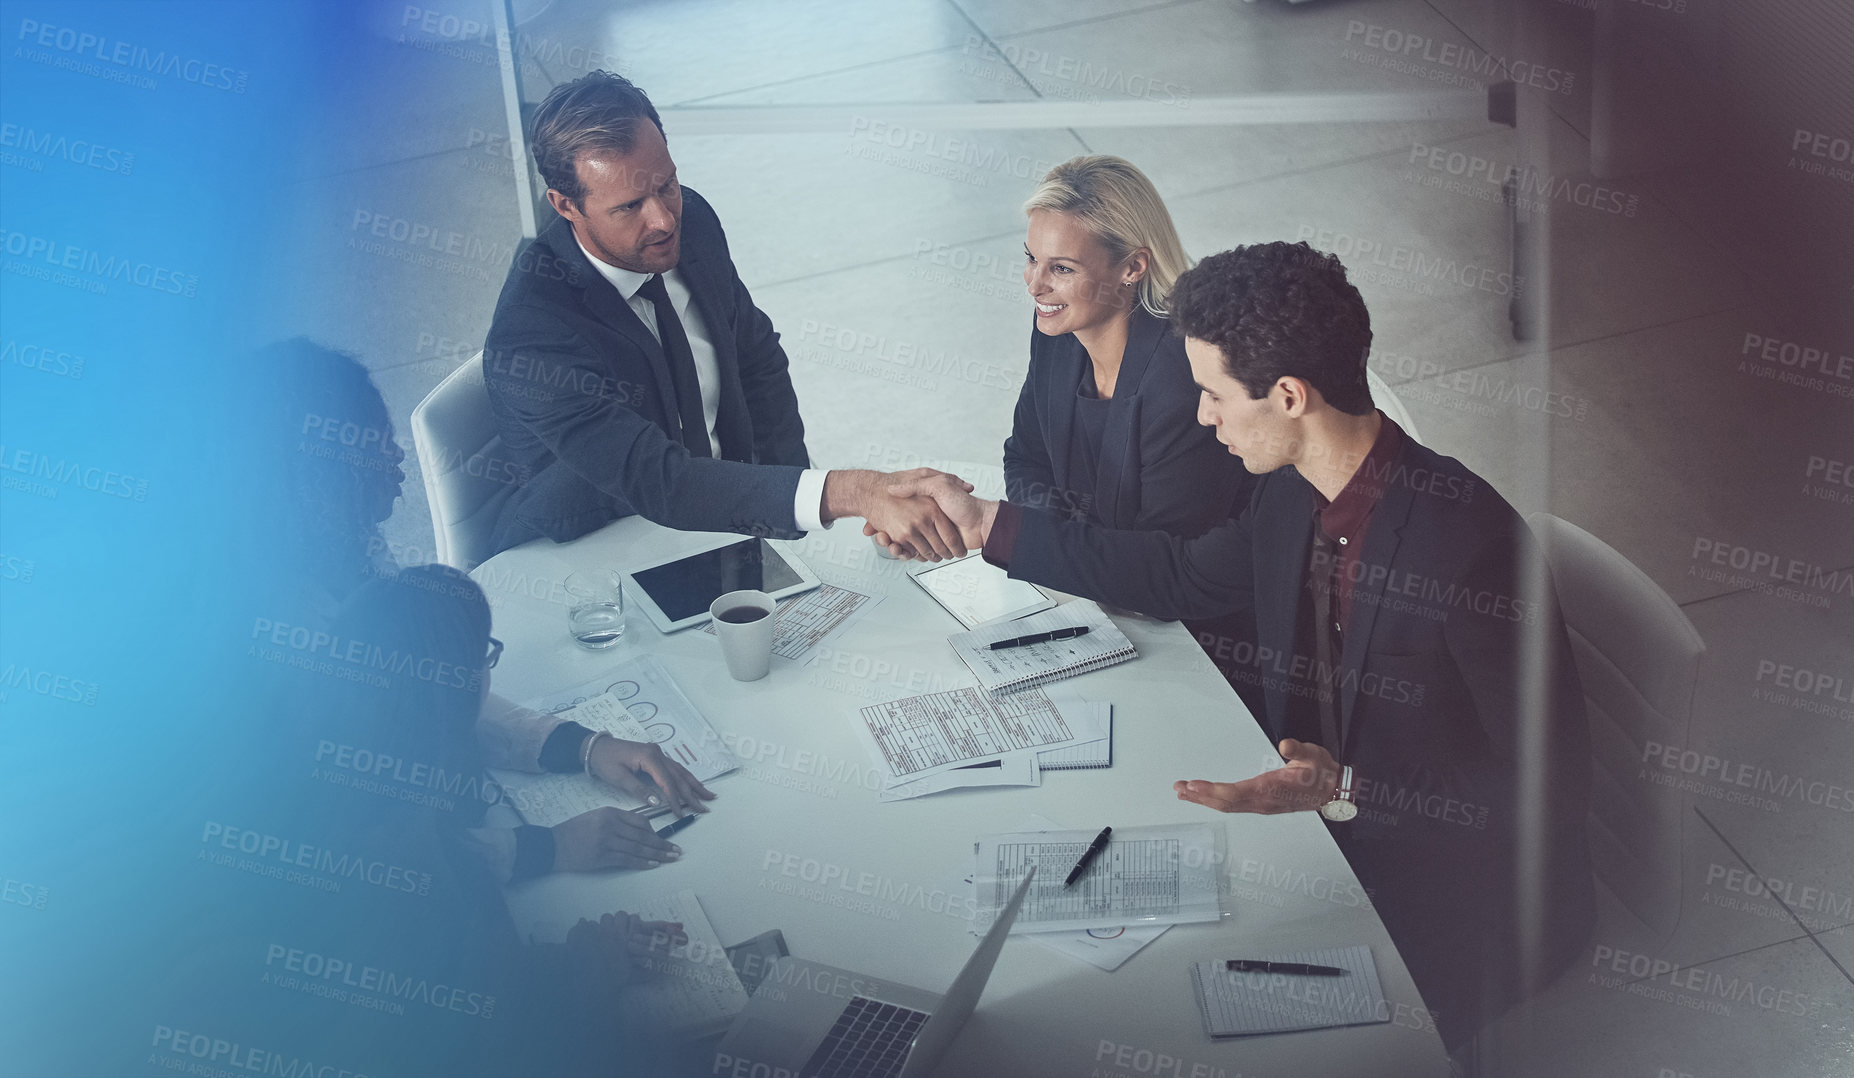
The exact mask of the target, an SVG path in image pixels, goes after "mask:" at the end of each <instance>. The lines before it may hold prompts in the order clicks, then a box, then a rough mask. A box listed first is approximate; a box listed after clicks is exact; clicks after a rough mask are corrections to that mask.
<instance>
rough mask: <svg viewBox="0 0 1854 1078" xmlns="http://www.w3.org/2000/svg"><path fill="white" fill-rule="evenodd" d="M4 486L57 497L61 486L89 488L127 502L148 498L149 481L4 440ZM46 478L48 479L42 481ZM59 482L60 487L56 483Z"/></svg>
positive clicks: (0, 464) (0, 449) (0, 462)
mask: <svg viewBox="0 0 1854 1078" xmlns="http://www.w3.org/2000/svg"><path fill="white" fill-rule="evenodd" d="M0 472H5V473H6V475H5V476H4V477H0V487H4V489H6V490H17V491H21V492H23V493H27V494H34V495H37V496H38V497H41V498H56V497H58V492H59V489H60V488H65V489H70V488H73V487H75V488H76V489H78V490H85V491H89V492H90V493H92V494H102V495H105V496H107V497H111V498H121V499H123V500H125V501H136V502H145V501H147V500H148V480H146V479H138V478H136V477H135V476H133V475H129V474H128V473H126V472H119V471H116V470H115V469H114V468H106V467H104V466H102V465H96V464H83V463H81V462H79V461H74V460H69V459H67V458H63V457H48V456H46V455H45V454H43V453H37V452H34V451H32V450H30V449H21V448H19V447H18V446H9V445H7V444H5V443H4V442H0ZM41 480H44V482H41ZM52 484H56V486H54V485H52Z"/></svg>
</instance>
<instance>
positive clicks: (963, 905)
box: [759, 847, 979, 921]
mask: <svg viewBox="0 0 1854 1078" xmlns="http://www.w3.org/2000/svg"><path fill="white" fill-rule="evenodd" d="M760 873H761V875H760V881H759V886H760V887H761V888H763V889H765V890H769V891H772V892H774V893H776V894H782V895H790V896H792V897H795V898H807V899H810V900H811V901H813V902H821V903H823V904H824V905H827V906H833V907H836V908H838V909H843V910H848V911H850V912H853V913H862V914H867V915H869V916H872V917H879V918H881V919H883V920H887V921H895V920H899V919H900V918H901V910H903V909H905V908H909V907H912V908H914V909H918V910H922V911H924V912H926V913H932V914H939V915H941V916H946V917H952V918H955V919H958V920H962V921H971V920H975V919H976V918H977V917H978V912H979V911H978V899H977V898H976V897H975V896H973V895H965V896H963V897H962V896H959V895H954V894H951V893H949V892H947V891H945V890H942V889H940V888H938V887H934V888H928V887H925V886H922V885H921V884H918V883H911V882H909V881H906V880H897V879H895V878H894V877H892V876H887V875H883V874H880V873H875V872H863V871H856V870H852V869H850V868H848V867H846V866H844V865H840V864H837V863H835V862H831V861H820V860H818V859H817V858H815V857H806V856H804V855H803V854H796V853H788V852H785V851H783V850H775V849H772V848H770V847H768V848H767V850H766V852H765V857H764V859H763V860H762V861H761V862H760Z"/></svg>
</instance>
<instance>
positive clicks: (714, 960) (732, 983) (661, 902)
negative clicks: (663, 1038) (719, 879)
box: [625, 891, 747, 1037]
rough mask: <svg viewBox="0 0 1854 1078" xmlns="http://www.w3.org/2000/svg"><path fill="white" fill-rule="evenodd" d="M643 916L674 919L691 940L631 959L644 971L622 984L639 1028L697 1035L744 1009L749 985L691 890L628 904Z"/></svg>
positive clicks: (719, 1027) (718, 1026)
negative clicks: (635, 978) (636, 904)
mask: <svg viewBox="0 0 1854 1078" xmlns="http://www.w3.org/2000/svg"><path fill="white" fill-rule="evenodd" d="M629 912H631V913H634V914H636V915H637V916H639V917H641V918H643V919H644V920H646V921H678V922H681V924H682V930H683V932H685V933H687V934H688V937H689V942H687V943H684V944H681V945H679V946H676V947H674V948H671V949H669V950H667V951H656V952H653V953H652V954H650V955H647V956H644V957H642V958H638V959H635V960H634V961H635V962H636V964H637V965H639V966H641V967H643V974H644V975H643V976H642V977H641V978H640V979H639V980H638V981H637V983H635V984H633V985H631V986H630V987H629V988H627V989H626V990H625V1002H626V1004H627V1006H628V1007H629V1008H630V1009H631V1011H632V1016H631V1017H632V1018H633V1019H634V1020H636V1021H637V1022H638V1023H639V1026H640V1028H643V1029H649V1030H653V1031H664V1030H667V1031H670V1032H672V1033H675V1034H677V1035H679V1036H685V1037H701V1036H706V1035H708V1034H711V1033H719V1032H720V1031H722V1030H724V1029H726V1028H727V1027H728V1026H729V1025H730V1024H731V1023H732V1022H733V1021H734V1018H735V1017H736V1016H737V1015H739V1014H740V1012H741V1011H744V1010H746V1009H747V989H746V986H745V985H743V984H741V983H740V974H738V973H736V972H735V971H734V966H733V963H731V962H729V961H728V957H727V950H726V948H724V947H722V946H721V938H720V937H719V936H717V935H715V928H714V925H712V924H710V923H709V922H708V915H707V914H706V913H704V912H702V903H701V901H700V900H699V899H697V898H696V897H695V893H694V892H693V891H678V892H676V893H675V894H670V895H663V896H661V897H659V898H657V899H656V900H655V901H652V902H648V903H645V904H643V905H639V906H633V907H631V909H630V911H629Z"/></svg>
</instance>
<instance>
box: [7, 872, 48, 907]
mask: <svg viewBox="0 0 1854 1078" xmlns="http://www.w3.org/2000/svg"><path fill="white" fill-rule="evenodd" d="M50 898H51V888H49V887H46V886H44V885H43V884H34V883H26V882H24V881H22V880H16V879H14V878H13V877H11V876H6V877H0V905H7V906H24V907H25V908H27V909H29V910H42V909H44V908H45V903H46V902H47V901H49V900H50Z"/></svg>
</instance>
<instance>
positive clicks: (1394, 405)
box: [1365, 367, 1428, 445]
mask: <svg viewBox="0 0 1854 1078" xmlns="http://www.w3.org/2000/svg"><path fill="white" fill-rule="evenodd" d="M1365 384H1366V385H1367V386H1370V387H1371V402H1372V403H1373V404H1376V405H1377V406H1378V411H1380V412H1383V413H1384V414H1385V415H1387V416H1389V417H1390V418H1391V422H1393V423H1395V424H1397V425H1398V426H1399V427H1402V428H1403V432H1404V433H1405V434H1407V435H1409V436H1410V440H1411V441H1413V442H1416V443H1418V444H1425V445H1426V444H1428V443H1426V442H1424V441H1423V436H1422V435H1420V434H1418V433H1417V432H1416V421H1415V420H1413V419H1411V418H1410V410H1409V409H1408V408H1405V407H1404V406H1403V401H1401V400H1399V399H1398V398H1397V392H1396V390H1393V389H1392V388H1391V387H1390V384H1389V383H1388V382H1386V381H1384V379H1382V378H1380V377H1378V372H1377V371H1374V370H1372V369H1371V368H1369V367H1367V368H1365Z"/></svg>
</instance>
